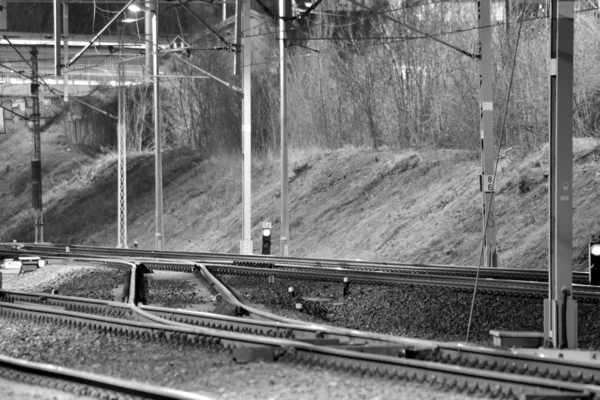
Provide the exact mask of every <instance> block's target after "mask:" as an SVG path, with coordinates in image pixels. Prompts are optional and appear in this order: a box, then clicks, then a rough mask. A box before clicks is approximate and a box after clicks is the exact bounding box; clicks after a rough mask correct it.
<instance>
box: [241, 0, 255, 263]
mask: <svg viewBox="0 0 600 400" xmlns="http://www.w3.org/2000/svg"><path fill="white" fill-rule="evenodd" d="M242 19H243V23H242V32H244V36H243V38H242V52H243V65H242V70H243V74H242V81H243V90H244V94H243V96H244V99H243V104H242V157H243V164H242V180H243V182H242V191H243V192H242V208H243V215H242V241H241V243H240V253H241V254H252V253H253V246H252V236H251V235H252V232H251V228H252V216H251V212H252V177H251V168H252V146H251V145H252V114H251V113H252V81H251V79H252V38H249V37H248V31H249V29H250V0H243V5H242Z"/></svg>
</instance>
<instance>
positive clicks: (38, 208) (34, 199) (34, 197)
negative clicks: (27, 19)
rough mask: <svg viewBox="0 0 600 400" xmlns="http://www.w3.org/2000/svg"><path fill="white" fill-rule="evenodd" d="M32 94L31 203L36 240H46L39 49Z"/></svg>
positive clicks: (33, 56) (34, 57)
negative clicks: (43, 206) (43, 202)
mask: <svg viewBox="0 0 600 400" xmlns="http://www.w3.org/2000/svg"><path fill="white" fill-rule="evenodd" d="M29 54H31V69H32V71H31V94H32V97H33V110H32V114H31V120H32V121H33V152H32V154H31V204H32V206H33V209H34V211H35V241H34V243H43V242H44V211H43V208H42V149H41V140H40V131H41V129H40V83H39V79H38V73H37V71H38V59H37V56H38V49H37V47H32V48H31V51H30V52H29Z"/></svg>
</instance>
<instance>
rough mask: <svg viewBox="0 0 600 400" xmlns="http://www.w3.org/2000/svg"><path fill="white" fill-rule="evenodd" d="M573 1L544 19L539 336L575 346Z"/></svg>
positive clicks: (555, 6)
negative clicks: (546, 61) (545, 216)
mask: <svg viewBox="0 0 600 400" xmlns="http://www.w3.org/2000/svg"><path fill="white" fill-rule="evenodd" d="M573 8H574V7H573V0H552V9H551V13H552V14H551V16H550V21H551V22H550V23H551V28H550V65H549V66H550V76H549V78H550V79H549V89H550V113H549V114H550V131H549V134H550V153H549V162H550V190H549V195H550V196H549V197H550V200H549V203H550V204H549V219H550V235H549V236H550V246H549V247H550V255H549V266H548V279H549V285H548V286H549V288H548V299H547V300H545V301H544V336H545V339H546V341H547V343H548V342H549V343H550V344H551V345H552V346H553V347H555V348H575V347H577V302H576V301H575V300H574V299H573V296H572V294H573V287H572V286H573V270H572V267H573Z"/></svg>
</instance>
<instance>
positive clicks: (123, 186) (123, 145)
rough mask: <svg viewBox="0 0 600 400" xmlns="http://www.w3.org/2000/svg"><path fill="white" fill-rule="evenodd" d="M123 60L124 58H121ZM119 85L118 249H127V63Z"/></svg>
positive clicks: (120, 65)
mask: <svg viewBox="0 0 600 400" xmlns="http://www.w3.org/2000/svg"><path fill="white" fill-rule="evenodd" d="M121 58H122V57H121ZM117 75H118V84H119V115H118V123H117V141H118V144H117V158H118V175H119V176H118V183H117V187H118V195H117V197H118V203H119V204H118V216H117V219H118V225H119V226H118V242H117V247H118V248H127V124H126V123H125V115H126V109H125V106H126V104H127V103H126V97H125V94H126V92H125V62H124V61H122V59H121V61H120V62H119V63H118V64H117Z"/></svg>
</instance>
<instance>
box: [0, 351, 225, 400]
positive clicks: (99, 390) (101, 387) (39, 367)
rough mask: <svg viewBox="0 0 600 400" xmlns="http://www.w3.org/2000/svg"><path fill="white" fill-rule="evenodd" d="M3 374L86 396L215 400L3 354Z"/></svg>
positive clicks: (0, 374) (0, 365)
mask: <svg viewBox="0 0 600 400" xmlns="http://www.w3.org/2000/svg"><path fill="white" fill-rule="evenodd" d="M0 377H2V378H5V379H8V380H11V381H19V382H24V383H27V384H31V385H34V386H42V387H47V388H53V389H59V390H60V391H62V392H70V393H73V394H75V395H77V396H78V397H79V396H82V397H83V396H85V397H95V398H99V399H117V398H122V397H124V396H127V398H129V399H156V400H213V399H214V398H213V397H209V396H205V395H201V394H196V393H188V392H183V391H180V390H175V389H167V388H162V387H157V386H153V385H147V384H141V383H136V382H131V381H126V380H123V379H116V378H114V377H107V376H103V375H98V374H90V373H86V372H81V371H76V370H74V369H70V368H62V367H57V366H55V365H50V364H42V363H36V362H32V361H25V360H20V359H18V358H14V357H8V356H5V355H0Z"/></svg>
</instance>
